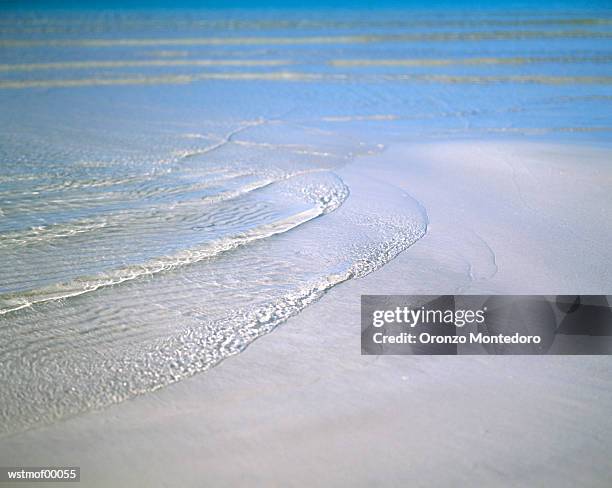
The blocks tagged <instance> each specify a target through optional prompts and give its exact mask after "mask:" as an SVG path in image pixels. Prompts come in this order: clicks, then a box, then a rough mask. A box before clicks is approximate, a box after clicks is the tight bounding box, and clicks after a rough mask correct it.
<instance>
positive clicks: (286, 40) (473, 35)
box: [0, 30, 612, 48]
mask: <svg viewBox="0 0 612 488" xmlns="http://www.w3.org/2000/svg"><path fill="white" fill-rule="evenodd" d="M610 38H612V33H610V32H601V31H588V30H562V31H496V32H439V33H433V32H425V33H414V34H396V35H383V34H380V35H376V34H370V35H354V36H304V37H188V38H166V39H161V38H154V39H153V38H151V39H49V40H45V41H34V40H19V39H6V40H0V47H5V48H11V47H12V48H18V47H63V46H78V47H113V46H133V47H138V46H254V45H288V46H292V45H308V44H369V43H380V42H417V41H434V42H449V41H484V40H512V41H516V40H533V39H610Z"/></svg>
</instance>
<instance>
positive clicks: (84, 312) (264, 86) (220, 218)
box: [0, 7, 612, 433]
mask: <svg viewBox="0 0 612 488" xmlns="http://www.w3.org/2000/svg"><path fill="white" fill-rule="evenodd" d="M611 26H612V15H610V12H606V11H603V10H577V9H571V8H569V7H567V8H563V9H556V10H545V9H540V10H531V11H528V10H512V11H508V10H503V11H502V10H495V9H490V10H486V11H482V10H466V9H455V10H449V11H444V10H442V11H440V10H436V11H425V10H412V11H411V10H401V11H397V10H380V11H367V12H365V11H357V10H350V11H349V10H335V11H322V10H320V11H309V12H299V11H275V10H267V11H258V10H248V11H247V10H232V11H224V10H214V11H194V10H181V11H142V10H133V11H112V10H104V11H78V10H71V11H64V12H54V11H23V12H8V11H7V12H4V13H3V14H2V16H1V17H0V106H2V111H1V112H0V256H1V257H2V262H3V266H2V268H1V269H0V361H2V365H3V366H4V367H3V368H2V370H1V371H0V388H1V389H2V392H3V395H2V403H1V404H0V432H2V433H9V432H14V431H18V430H23V429H27V428H30V427H33V426H36V425H39V424H43V423H48V422H53V421H56V420H58V419H61V418H64V417H66V416H70V415H74V414H78V413H81V412H84V411H88V410H91V409H96V408H101V407H104V406H106V405H109V404H111V403H115V402H118V401H122V400H125V399H128V398H130V397H132V396H134V395H137V394H142V393H146V392H148V391H151V390H154V389H156V388H159V387H162V386H164V385H167V384H169V383H172V382H174V381H178V380H180V379H182V378H185V377H187V376H190V375H192V374H194V373H197V372H200V371H203V370H205V369H207V368H209V367H211V366H213V365H215V364H217V363H218V362H219V361H220V360H222V359H224V358H226V357H228V356H231V355H232V354H236V353H238V352H240V351H242V350H243V349H244V347H246V346H247V345H248V344H249V343H250V342H251V341H253V340H254V339H256V338H257V337H259V336H260V335H262V334H264V333H267V332H269V331H270V330H272V329H273V328H274V327H275V326H277V325H278V324H279V323H281V322H282V321H284V320H285V319H287V318H288V317H290V316H291V315H294V314H296V313H299V312H300V310H302V309H303V308H304V307H305V306H307V305H308V304H309V303H311V302H312V301H314V300H316V299H317V298H319V297H320V296H321V295H322V294H323V293H324V292H325V291H327V290H329V289H330V288H331V287H333V286H335V285H337V284H339V283H341V282H343V281H345V280H348V279H353V278H356V277H359V276H363V275H364V274H367V273H369V272H371V271H373V270H375V269H377V268H378V267H380V266H382V265H384V264H385V263H386V262H388V261H389V260H390V259H392V258H393V257H394V256H396V255H397V254H398V253H400V252H402V251H403V250H405V249H406V248H408V247H409V246H410V245H411V244H413V243H414V242H415V241H416V240H418V239H419V238H420V237H422V236H423V235H424V233H425V232H426V229H427V215H426V213H425V211H424V209H423V208H422V207H421V206H420V204H419V202H417V201H415V200H414V199H412V198H411V197H410V195H406V194H404V193H403V192H401V191H399V190H397V189H395V188H393V187H390V186H385V185H382V184H380V183H377V182H375V181H370V180H364V178H362V177H360V175H359V174H358V173H356V172H355V171H353V170H352V169H351V165H350V163H351V161H353V160H354V159H355V158H357V157H362V158H367V157H368V155H372V154H377V153H379V152H381V151H384V150H385V148H386V147H388V146H389V145H391V144H393V143H394V142H395V141H404V142H405V141H411V140H414V141H423V140H431V141H438V140H448V139H482V138H501V137H504V138H512V139H517V138H518V139H521V140H540V139H547V140H551V139H552V140H563V141H573V142H579V143H581V144H597V145H607V144H608V143H609V140H610V131H611V130H612V123H611V120H610V118H611V113H612V111H611V110H610V103H611V101H612V91H611V90H610V86H611V82H612V70H611V63H610V61H611V60H612V50H611V49H610V38H611V37H612V29H611Z"/></svg>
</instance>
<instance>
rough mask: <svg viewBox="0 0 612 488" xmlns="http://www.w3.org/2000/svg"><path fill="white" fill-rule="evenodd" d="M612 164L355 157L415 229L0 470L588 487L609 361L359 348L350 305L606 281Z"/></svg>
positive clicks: (271, 481) (400, 151)
mask: <svg viewBox="0 0 612 488" xmlns="http://www.w3.org/2000/svg"><path fill="white" fill-rule="evenodd" d="M611 160H612V151H610V150H609V149H606V148H605V147H600V148H596V147H592V146H591V147H589V146H586V145H582V146H581V145H568V144H565V145H564V144H550V143H543V142H540V143H526V142H512V141H508V140H503V141H490V140H488V141H486V142H480V141H473V140H470V141H464V142H452V143H451V142H449V143H433V142H432V143H423V144H415V143H406V144H392V145H390V146H389V147H388V148H387V149H386V150H385V151H383V152H382V153H380V154H377V155H373V156H363V157H360V158H357V159H356V161H355V162H353V163H351V164H349V165H347V166H345V167H343V168H341V169H340V170H339V173H338V174H339V175H340V177H341V178H342V179H343V180H344V181H346V182H347V184H348V185H349V187H351V188H352V189H353V191H354V193H355V194H354V195H353V194H352V197H354V198H366V199H367V198H381V196H380V195H379V194H373V195H368V194H367V188H368V186H367V185H365V184H363V182H364V181H369V180H372V181H375V180H380V181H382V182H385V183H387V184H392V185H393V186H394V187H397V188H399V189H400V190H401V191H402V192H405V193H406V195H409V196H410V197H411V198H412V199H414V200H416V201H418V202H419V204H420V205H421V206H422V207H423V208H424V209H425V210H426V213H427V217H428V225H427V233H426V235H425V236H424V237H423V238H421V239H420V240H418V241H417V242H416V243H415V244H414V245H412V246H411V247H410V248H408V249H407V250H406V251H404V252H403V253H401V254H400V255H399V256H397V257H396V258H395V259H393V260H392V261H391V262H389V263H388V264H386V265H385V266H383V267H382V268H381V269H379V270H377V271H375V272H373V273H371V274H369V275H367V276H365V277H363V278H359V279H354V280H350V281H347V282H345V283H342V284H340V285H338V286H336V287H334V288H332V289H331V290H330V291H328V292H327V293H326V294H325V295H324V296H323V297H322V298H320V299H319V300H318V301H316V302H315V303H313V304H311V305H309V306H308V307H306V308H305V309H304V310H303V311H302V312H301V313H299V314H298V315H297V316H294V317H292V318H290V319H289V320H287V321H286V322H285V323H283V324H282V325H280V326H279V327H278V328H277V329H275V330H274V331H273V332H272V333H270V334H268V335H265V336H263V337H261V338H259V339H258V340H256V341H255V342H253V343H252V344H251V345H250V346H249V347H248V348H247V349H246V350H245V351H244V352H242V353H241V354H238V355H236V356H233V357H229V358H227V359H225V360H224V361H223V362H222V363H221V364H220V365H218V366H217V367H214V368H212V369H210V370H209V371H207V372H205V373H203V374H197V375H195V376H193V377H191V378H189V379H186V380H184V381H181V382H179V383H176V384H173V385H170V386H168V387H165V388H163V389H160V390H158V391H155V392H151V393H148V394H146V395H143V396H137V397H135V398H132V399H130V400H128V401H124V402H122V403H120V404H117V405H114V406H111V407H109V408H106V409H104V410H102V411H98V412H89V413H87V414H84V415H80V416H77V417H73V418H68V419H64V420H61V421H58V422H56V423H54V424H52V425H49V426H46V427H41V428H37V429H35V430H30V431H26V432H23V433H17V434H13V435H10V436H8V437H5V438H3V439H2V442H0V459H2V464H4V465H27V466H36V465H70V466H80V467H81V485H83V486H88V487H89V486H92V487H93V486H131V487H141V486H142V487H144V486H185V487H186V486H245V485H249V486H372V485H374V486H377V485H383V484H384V485H387V486H390V485H391V486H441V487H442V486H445V487H452V486H463V485H469V486H542V487H544V486H559V487H564V486H566V487H574V486H592V487H599V486H601V487H607V486H609V485H610V481H611V478H610V476H611V472H610V464H609V460H610V458H612V439H611V437H610V435H609V434H610V432H612V418H611V416H610V411H611V410H612V374H611V373H612V360H611V359H610V357H607V356H600V357H597V356H576V357H567V356H538V357H524V356H522V357H499V356H491V357H489V356H465V357H433V356H361V354H360V318H359V317H360V312H359V303H360V295H361V294H410V293H414V294H417V293H422V294H425V293H435V294H441V293H467V294H469V293H534V294H537V293H543V294H551V293H557V294H561V293H568V294H569V293H571V294H574V293H585V294H586V293H612V281H611V278H610V263H612V247H611V246H610V245H609V243H610V242H612V226H610V224H609V216H610V215H612V199H611V198H609V195H610V189H611V188H612V168H611V167H610V164H609V163H610V161H611ZM359 182H362V183H359ZM360 191H361V192H364V193H361V194H358V192H360ZM406 198H409V197H406ZM304 225H309V224H308V223H307V224H304ZM67 486H69V485H67Z"/></svg>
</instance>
